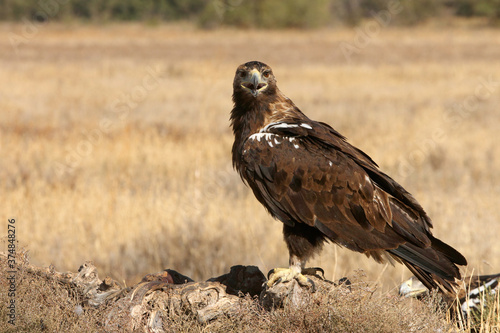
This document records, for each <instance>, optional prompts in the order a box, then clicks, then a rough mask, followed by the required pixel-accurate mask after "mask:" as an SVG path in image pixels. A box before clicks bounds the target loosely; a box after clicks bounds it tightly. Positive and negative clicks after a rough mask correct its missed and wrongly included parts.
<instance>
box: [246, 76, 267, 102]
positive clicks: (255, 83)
mask: <svg viewBox="0 0 500 333" xmlns="http://www.w3.org/2000/svg"><path fill="white" fill-rule="evenodd" d="M241 86H242V87H243V88H244V89H247V90H249V91H250V93H251V94H252V96H253V97H257V95H258V94H259V92H261V91H263V90H264V89H266V88H267V82H266V81H265V80H264V79H263V78H262V75H261V74H260V72H259V71H258V70H256V69H252V71H251V72H250V74H249V75H247V77H246V78H245V79H244V80H243V82H242V83H241Z"/></svg>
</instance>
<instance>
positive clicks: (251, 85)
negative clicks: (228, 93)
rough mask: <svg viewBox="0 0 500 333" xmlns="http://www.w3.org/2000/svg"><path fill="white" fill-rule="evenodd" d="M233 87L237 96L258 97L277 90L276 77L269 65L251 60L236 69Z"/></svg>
mask: <svg viewBox="0 0 500 333" xmlns="http://www.w3.org/2000/svg"><path fill="white" fill-rule="evenodd" d="M233 89H234V95H235V96H236V95H238V96H240V97H246V98H252V99H258V98H259V97H261V96H263V95H267V96H269V95H272V94H274V93H275V92H276V78H275V77H274V74H273V71H272V69H271V67H269V66H268V65H266V64H264V63H262V62H259V61H250V62H247V63H245V64H243V65H240V66H238V68H237V69H236V75H235V76H234V82H233Z"/></svg>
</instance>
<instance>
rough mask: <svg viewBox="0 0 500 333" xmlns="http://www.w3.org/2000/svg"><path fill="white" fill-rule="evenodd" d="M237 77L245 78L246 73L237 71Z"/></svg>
mask: <svg viewBox="0 0 500 333" xmlns="http://www.w3.org/2000/svg"><path fill="white" fill-rule="evenodd" d="M238 76H239V77H241V78H244V77H245V76H247V73H245V71H239V72H238Z"/></svg>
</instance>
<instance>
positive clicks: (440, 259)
mask: <svg viewBox="0 0 500 333" xmlns="http://www.w3.org/2000/svg"><path fill="white" fill-rule="evenodd" d="M431 237H432V236H431ZM389 252H390V253H391V254H392V255H394V256H396V257H398V258H400V259H401V260H402V261H403V263H404V264H405V265H406V267H408V269H409V270H410V271H411V272H412V273H413V274H415V276H416V277H417V278H418V279H419V280H420V281H421V282H422V283H423V284H424V285H425V286H426V287H427V288H429V289H436V288H439V289H441V290H442V291H443V292H451V293H454V292H455V290H456V285H457V283H456V279H460V278H461V276H460V270H459V269H458V267H457V266H456V265H457V264H458V265H466V264H467V261H466V259H465V258H464V257H463V256H462V255H461V254H460V253H459V252H458V251H456V250H455V249H454V248H452V247H451V246H449V245H447V244H445V243H443V242H441V241H440V240H438V239H436V238H434V237H432V238H431V246H429V247H425V248H423V247H420V246H416V245H413V244H411V243H406V244H403V245H400V246H399V247H398V248H396V249H393V250H389Z"/></svg>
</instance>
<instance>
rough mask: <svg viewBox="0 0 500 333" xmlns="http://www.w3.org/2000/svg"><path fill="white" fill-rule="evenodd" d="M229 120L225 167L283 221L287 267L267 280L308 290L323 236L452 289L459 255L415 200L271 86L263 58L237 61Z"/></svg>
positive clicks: (429, 283) (461, 260) (462, 260)
mask: <svg viewBox="0 0 500 333" xmlns="http://www.w3.org/2000/svg"><path fill="white" fill-rule="evenodd" d="M232 98H233V103H234V107H233V109H232V111H231V115H230V121H231V126H232V130H233V133H234V137H235V141H234V144H233V147H232V161H233V167H234V168H235V169H236V170H237V171H238V172H239V174H240V176H241V178H242V180H243V182H244V183H246V184H247V185H248V186H249V187H250V188H251V189H252V191H253V193H254V195H255V197H256V198H257V200H258V201H259V202H260V203H261V204H262V205H263V206H264V207H265V208H266V209H267V211H268V212H269V213H270V214H271V215H272V216H273V217H274V218H275V219H277V220H279V221H281V222H282V223H283V235H284V240H285V242H286V245H287V248H288V252H289V267H288V268H275V269H273V270H271V271H270V272H269V274H268V282H267V285H268V286H269V287H272V286H273V285H274V284H276V283H280V282H289V281H293V280H296V281H297V282H298V283H299V284H300V285H301V286H304V287H310V288H312V289H313V290H314V284H313V282H312V279H310V278H308V277H307V275H315V274H316V273H317V272H318V271H321V272H322V269H320V268H306V262H307V260H308V259H310V258H311V257H312V256H314V255H315V254H317V253H318V252H319V251H320V250H321V248H322V246H323V244H324V243H325V242H332V243H335V244H337V245H340V246H343V247H346V248H348V249H350V250H352V251H356V252H360V253H364V254H365V255H367V256H368V257H371V258H373V259H375V260H376V261H377V262H379V263H381V262H385V261H386V260H388V261H389V262H391V263H392V262H394V261H396V262H400V263H403V264H404V265H406V267H407V268H408V269H409V270H410V271H411V272H412V273H413V274H414V275H415V276H416V277H417V278H418V279H419V280H420V281H421V282H422V283H423V284H424V285H425V286H426V287H427V288H429V289H439V290H441V291H443V292H449V293H453V292H454V291H455V288H456V286H457V282H456V280H457V279H460V278H461V275H460V270H459V267H458V266H460V265H466V264H467V260H466V259H465V257H464V256H463V255H462V254H460V253H459V252H458V251H457V250H455V249H454V248H452V247H451V246H449V245H447V244H445V243H444V242H442V241H440V240H439V239H437V238H435V237H434V236H433V235H432V233H431V228H432V221H431V219H430V218H429V216H428V215H427V213H426V212H425V211H424V209H423V208H422V206H421V205H420V204H419V203H418V202H417V200H416V199H415V198H414V197H413V196H412V195H411V194H410V193H409V192H407V191H406V190H405V189H404V188H403V187H402V186H401V185H399V184H398V183H397V182H396V181H394V180H393V179H392V178H391V177H389V176H388V175H386V174H385V173H383V172H382V171H380V169H379V167H378V165H377V164H376V163H375V162H374V161H373V160H372V159H371V158H370V157H369V156H368V155H367V154H365V153H364V152H363V151H361V150H360V149H358V148H356V147H354V146H353V145H351V144H349V143H348V142H347V140H346V138H345V137H344V136H343V135H341V134H340V133H339V132H337V131H336V130H335V129H333V128H332V127H331V126H329V125H328V124H325V123H323V122H318V121H314V120H311V119H309V118H308V117H307V116H306V115H305V114H304V113H302V111H301V110H300V109H299V108H298V107H297V106H296V105H295V104H294V103H293V102H292V101H291V100H290V99H289V98H288V97H286V96H285V95H284V94H283V93H282V92H281V91H280V90H279V89H278V86H277V84H276V78H275V76H274V73H273V71H272V69H271V67H269V66H268V65H266V64H264V63H262V62H259V61H250V62H247V63H245V64H242V65H240V66H239V67H238V68H237V70H236V74H235V77H234V81H233V96H232Z"/></svg>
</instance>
